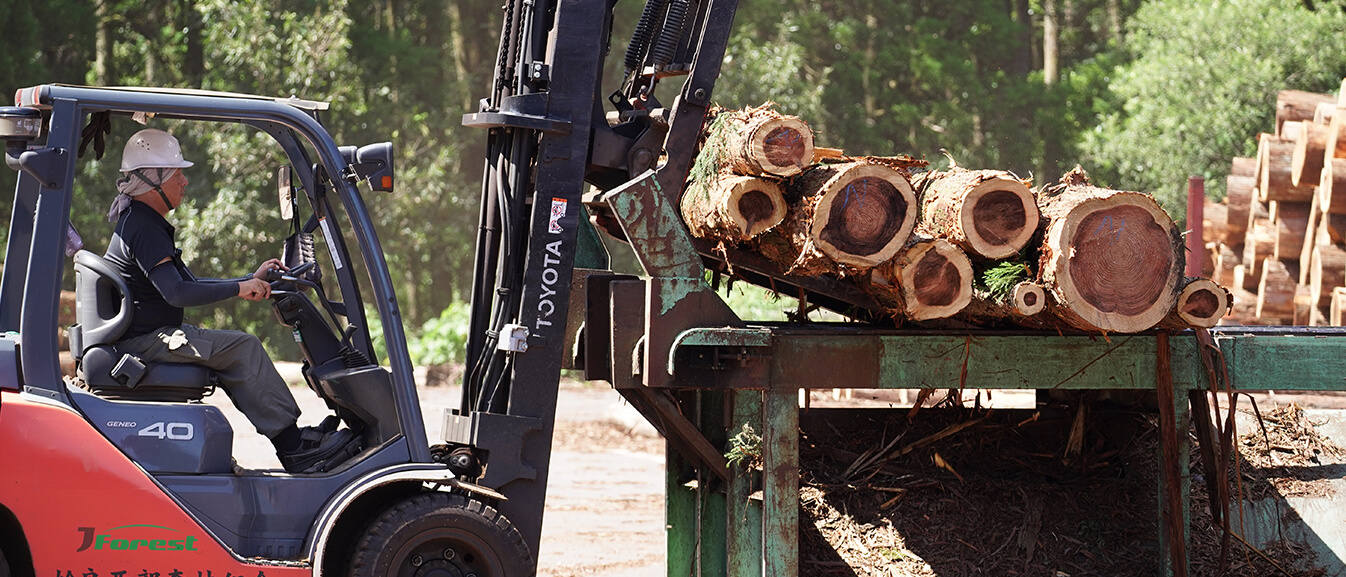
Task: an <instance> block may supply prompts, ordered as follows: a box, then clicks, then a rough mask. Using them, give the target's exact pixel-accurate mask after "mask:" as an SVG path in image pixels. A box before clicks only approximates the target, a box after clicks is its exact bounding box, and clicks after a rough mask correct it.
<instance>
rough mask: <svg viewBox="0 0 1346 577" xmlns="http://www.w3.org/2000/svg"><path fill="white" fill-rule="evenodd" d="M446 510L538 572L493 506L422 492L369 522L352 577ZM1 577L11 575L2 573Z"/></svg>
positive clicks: (367, 574)
mask: <svg viewBox="0 0 1346 577" xmlns="http://www.w3.org/2000/svg"><path fill="white" fill-rule="evenodd" d="M447 511H459V512H460V513H461V514H466V515H468V516H469V517H475V518H477V520H478V521H480V522H482V523H484V524H486V525H487V526H489V527H493V528H495V530H496V531H498V532H499V533H498V534H497V537H499V538H503V540H504V541H506V542H505V543H504V544H503V545H504V547H506V548H507V549H506V550H502V551H497V552H498V553H499V554H500V555H501V556H503V557H506V558H507V559H509V558H512V559H516V560H518V561H519V562H520V563H521V564H522V565H523V567H524V568H525V569H524V573H523V574H522V575H519V576H517V577H527V576H530V575H533V574H535V573H536V571H537V563H536V561H535V559H534V558H533V555H532V552H531V551H529V550H528V545H527V544H525V543H524V541H523V536H522V535H520V534H519V532H518V531H517V530H516V529H515V528H514V525H513V524H512V523H510V522H509V519H506V518H505V516H504V515H501V514H500V512H499V511H497V510H496V509H495V508H494V507H491V506H490V505H487V504H485V503H482V502H481V501H478V500H476V499H472V498H469V497H467V496H465V495H461V494H458V493H422V494H419V495H416V496H414V497H411V498H408V499H404V500H402V501H400V502H398V503H397V504H395V505H393V506H392V507H389V508H388V509H387V510H385V511H384V512H383V513H382V514H380V515H379V516H378V517H375V518H374V520H373V521H371V522H370V523H369V525H368V526H367V527H366V529H365V531H364V532H363V534H362V535H361V536H360V539H359V541H358V542H357V544H356V547H355V553H354V554H353V555H352V556H351V565H350V575H351V577H375V576H376V573H375V572H376V571H377V570H378V568H377V567H375V566H374V565H375V563H376V562H377V557H378V554H379V553H381V552H382V551H383V550H384V549H385V548H387V547H388V545H389V543H391V542H392V541H393V540H394V539H395V538H396V536H397V534H398V532H399V531H400V530H402V529H403V528H405V527H407V526H408V525H410V524H412V523H414V522H416V521H417V520H419V519H422V518H424V517H426V516H429V515H433V514H436V513H441V512H447ZM0 577H8V576H6V575H3V574H0ZM378 577H382V576H378ZM489 577H516V576H515V575H502V576H495V575H492V576H489Z"/></svg>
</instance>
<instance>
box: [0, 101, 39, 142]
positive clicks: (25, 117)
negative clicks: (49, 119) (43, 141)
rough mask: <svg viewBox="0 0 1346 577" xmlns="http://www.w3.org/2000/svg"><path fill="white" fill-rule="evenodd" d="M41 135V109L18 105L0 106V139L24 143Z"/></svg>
mask: <svg viewBox="0 0 1346 577" xmlns="http://www.w3.org/2000/svg"><path fill="white" fill-rule="evenodd" d="M41 135H42V111H40V110H38V109H36V108H22V107H18V106H4V107H0V140H3V141H5V143H6V144H9V143H13V142H20V143H26V142H28V141H30V140H33V139H35V138H37V137H38V136H41Z"/></svg>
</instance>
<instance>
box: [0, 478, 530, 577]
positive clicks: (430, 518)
mask: <svg viewBox="0 0 1346 577" xmlns="http://www.w3.org/2000/svg"><path fill="white" fill-rule="evenodd" d="M535 565H536V564H535V562H534V560H533V555H532V554H531V553H530V552H529V551H528V546H527V545H526V544H524V542H523V536H522V535H520V534H519V531H518V530H517V529H515V528H514V525H512V524H510V522H509V520H508V519H506V518H505V516H504V515H501V514H500V512H499V511H496V510H495V508H493V507H490V506H487V505H486V504H484V503H482V502H480V501H477V500H475V499H470V498H468V497H465V496H463V495H459V494H455V493H425V494H421V495H417V496H415V497H411V498H409V499H406V500H404V501H402V502H400V503H397V504H396V505H393V506H392V507H390V508H388V510H386V511H384V512H383V513H382V514H380V515H379V516H378V517H376V518H375V519H374V521H373V522H371V523H370V524H369V526H368V527H367V528H365V531H364V534H363V535H362V536H361V537H360V541H359V544H358V545H357V546H356V548H355V555H354V556H353V557H352V559H351V572H350V574H351V577H385V576H386V577H394V576H396V577H414V576H417V577H418V576H423V575H424V576H428V575H444V576H455V577H458V576H461V577H466V576H468V575H475V576H476V577H523V576H528V575H532V574H533V573H534V571H535V569H536V567H535ZM0 577H4V576H2V575H0Z"/></svg>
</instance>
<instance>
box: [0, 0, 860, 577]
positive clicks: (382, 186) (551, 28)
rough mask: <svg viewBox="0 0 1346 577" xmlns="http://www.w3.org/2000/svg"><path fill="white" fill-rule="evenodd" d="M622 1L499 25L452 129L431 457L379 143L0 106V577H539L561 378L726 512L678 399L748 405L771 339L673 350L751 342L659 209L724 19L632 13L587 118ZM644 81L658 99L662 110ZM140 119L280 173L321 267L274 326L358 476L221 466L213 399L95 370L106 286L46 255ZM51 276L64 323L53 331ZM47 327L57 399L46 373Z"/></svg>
mask: <svg viewBox="0 0 1346 577" xmlns="http://www.w3.org/2000/svg"><path fill="white" fill-rule="evenodd" d="M615 4H616V2H615V0H574V1H567V2H560V1H558V0H507V1H506V3H505V10H504V21H503V25H502V27H501V37H500V46H499V51H498V55H497V56H498V57H497V59H496V62H497V66H496V70H495V74H494V78H493V80H492V84H491V86H490V89H489V94H487V95H486V97H484V98H483V99H482V100H481V103H480V107H479V109H478V110H477V111H475V112H471V113H469V114H466V115H464V117H463V119H462V122H463V123H464V124H465V125H468V126H473V127H479V128H482V129H484V130H486V131H487V133H486V134H487V156H486V159H485V166H486V170H485V174H484V177H483V184H482V192H481V202H480V226H479V229H478V236H477V242H476V262H475V272H474V285H473V291H472V318H471V324H470V327H469V329H470V331H469V340H468V343H467V357H466V358H467V371H466V375H465V377H464V383H463V397H462V402H461V405H460V406H458V407H456V408H453V409H450V410H448V411H446V414H445V416H444V434H443V439H442V440H441V441H442V442H438V443H436V444H434V445H432V444H431V442H430V441H429V440H428V439H427V436H426V433H425V427H424V423H423V422H422V417H421V412H420V406H419V403H418V399H417V395H416V388H415V382H414V379H413V374H412V366H411V361H410V359H409V356H408V351H407V345H406V340H405V336H404V333H403V329H402V318H401V315H400V313H399V309H398V301H397V295H396V291H395V289H394V286H395V285H394V283H393V281H392V279H391V276H390V274H389V271H388V267H387V263H386V261H385V258H384V253H383V250H382V248H381V247H380V244H379V240H378V236H377V234H376V232H375V226H374V224H373V222H372V221H371V219H370V216H369V212H368V209H367V207H366V201H365V195H367V194H384V193H390V192H391V189H392V188H393V180H394V169H393V155H392V152H391V150H392V147H391V145H390V144H389V143H379V144H372V145H366V146H358V147H357V146H343V145H341V144H339V143H337V142H335V141H334V140H333V138H332V136H331V135H330V134H329V133H328V132H327V130H326V129H325V128H324V127H323V125H322V123H321V122H320V118H321V113H322V111H323V110H324V109H325V108H326V105H325V104H323V103H319V102H311V101H303V100H298V99H295V98H269V97H260V96H249V95H240V94H225V93H214V92H203V91H195V90H174V89H150V88H91V87H76V86H64V85H54V84H49V85H41V86H35V87H30V88H25V89H22V90H19V91H18V92H17V94H16V98H15V106H14V107H6V108H0V139H2V140H4V142H5V161H6V164H7V166H8V167H9V168H10V169H13V170H15V171H17V173H18V180H17V185H16V188H15V191H14V197H13V212H12V215H11V217H10V226H9V238H8V242H7V243H6V246H5V257H4V269H3V277H0V463H3V466H0V577H37V576H42V577H51V576H52V575H53V573H54V574H55V576H56V577H108V576H111V577H124V576H125V575H127V574H129V575H138V576H140V577H183V576H184V575H186V576H194V577H214V576H223V577H229V576H238V575H242V576H244V577H253V576H254V575H256V576H257V577H264V576H269V577H278V576H284V575H293V576H299V575H322V574H325V575H346V574H349V575H360V576H363V575H399V576H425V577H428V576H432V575H434V576H445V577H514V576H521V575H531V574H533V573H535V571H536V554H537V553H536V552H537V551H538V543H539V540H540V536H541V529H542V517H543V515H542V511H543V507H544V501H545V493H546V484H547V478H548V468H549V465H550V463H549V459H550V450H551V449H550V446H551V436H552V429H553V424H554V420H555V410H556V397H557V386H558V383H559V379H560V376H561V373H562V371H563V370H564V369H577V370H583V371H584V376H585V378H588V379H593V380H605V381H609V382H611V383H613V384H614V386H616V387H617V388H618V389H619V391H620V392H621V393H622V394H623V395H624V396H625V397H626V398H627V399H628V400H629V401H630V402H631V403H632V404H633V405H634V406H635V407H636V408H637V409H639V410H640V411H641V412H642V413H643V414H645V415H646V417H647V418H649V419H650V420H651V422H652V423H654V425H655V426H656V428H658V429H659V430H660V432H661V433H663V434H664V436H665V437H666V438H667V439H668V441H669V446H670V448H671V449H672V450H671V453H672V454H676V455H680V457H678V459H679V460H678V461H677V463H679V464H678V465H677V466H676V467H674V469H676V470H671V471H670V478H673V477H676V478H678V480H679V482H680V483H685V482H690V481H691V480H693V479H699V480H700V481H699V482H700V486H703V487H715V486H720V487H723V485H722V484H721V483H722V482H724V481H725V480H727V479H728V476H729V473H728V468H727V467H726V464H725V459H724V457H723V452H724V443H725V439H723V438H717V437H715V436H714V435H712V437H711V438H707V437H706V436H704V435H702V434H701V433H700V432H698V429H697V425H695V424H693V422H692V420H689V418H688V417H687V416H685V415H687V414H693V413H695V411H696V409H694V408H693V407H696V406H702V405H698V404H697V403H699V401H698V399H700V398H701V397H700V396H699V395H703V394H704V395H707V396H706V397H705V400H706V403H705V404H704V411H705V412H706V414H711V413H716V412H717V409H714V408H713V407H714V406H716V405H714V404H713V402H714V399H715V398H718V397H715V395H717V394H718V393H715V392H705V393H702V392H698V391H694V390H691V389H694V388H698V387H699V388H706V387H720V386H723V385H725V384H726V383H728V382H730V381H731V380H742V379H748V381H751V382H747V381H745V382H747V384H748V386H751V387H754V388H758V389H760V388H763V387H764V386H765V385H763V384H762V383H764V382H765V381H763V379H764V378H765V374H764V373H762V372H761V370H762V369H761V367H762V365H761V363H760V362H758V361H759V360H760V359H757V357H755V356H754V355H752V354H749V353H748V352H745V351H749V349H751V348H752V347H758V348H760V347H761V346H764V345H766V344H769V343H766V342H756V341H753V342H745V343H725V344H726V345H727V347H728V348H724V347H720V346H719V344H717V343H713V342H710V341H706V342H702V341H704V339H701V340H698V337H697V336H696V335H691V336H690V337H689V336H687V335H686V334H684V332H685V331H688V330H689V329H695V328H696V327H699V326H708V327H720V328H733V327H742V326H743V323H742V322H741V321H740V320H739V319H738V317H737V316H735V315H734V313H733V312H732V311H731V310H730V309H729V308H728V307H727V306H726V305H725V304H724V302H723V301H722V300H721V299H720V298H719V297H718V296H717V295H716V294H715V292H714V291H713V290H712V289H711V287H710V285H709V284H708V283H707V281H706V269H705V268H704V267H703V263H714V262H717V259H718V260H720V261H722V260H724V259H725V258H726V255H725V254H724V251H723V249H719V250H717V247H715V246H710V245H701V244H694V243H693V242H692V241H691V239H690V237H688V236H687V235H686V231H685V229H683V228H682V225H681V224H680V223H679V222H677V221H676V219H669V218H667V211H668V207H669V206H676V204H677V198H678V196H679V195H680V191H681V189H682V183H683V182H684V181H685V180H686V177H687V173H688V170H689V169H690V166H691V163H692V160H693V156H694V154H695V151H696V145H697V139H698V136H699V134H700V132H701V128H702V122H703V119H704V117H705V113H706V111H707V109H708V107H709V106H710V103H711V97H712V94H711V93H712V89H713V88H714V84H715V79H716V78H717V76H718V74H719V68H720V64H721V60H722V58H723V56H724V50H725V46H726V44H727V41H728V37H729V32H730V29H731V26H732V22H733V19H734V12H735V10H736V7H737V2H736V1H735V0H701V1H698V2H692V1H691V0H648V1H647V3H646V6H645V10H644V13H643V14H642V15H641V18H640V20H639V22H637V23H634V32H633V34H632V37H631V41H630V44H629V46H630V47H629V49H628V50H627V52H626V54H625V56H624V58H623V60H622V68H623V69H624V71H625V74H624V77H623V80H622V81H621V83H620V86H619V87H616V88H615V89H613V90H612V91H611V92H608V91H607V90H604V89H603V88H602V84H603V83H602V74H603V73H602V71H603V70H604V60H605V59H606V56H607V52H608V48H609V45H610V40H611V35H612V28H613V8H614V6H615ZM661 82H662V83H664V84H665V86H667V85H669V84H671V85H673V86H672V88H673V90H672V91H671V92H668V93H665V94H663V95H662V96H661V95H660V94H659V92H658V88H659V86H660V84H661ZM661 98H663V99H665V100H667V101H668V103H667V104H664V103H663V102H661ZM146 118H149V119H151V122H153V123H160V122H205V123H227V124H234V125H242V126H245V127H248V129H250V130H252V131H255V132H256V133H259V134H264V135H266V136H267V137H268V139H269V143H270V145H273V146H275V147H276V149H277V150H279V151H280V155H281V157H282V158H284V162H283V163H278V164H279V166H277V174H278V176H279V178H278V183H279V186H278V189H279V190H278V191H276V198H278V206H277V210H278V211H279V212H280V214H282V215H283V218H284V219H286V220H288V221H289V222H288V224H286V225H285V226H286V228H285V229H284V230H285V231H290V230H293V231H296V232H295V233H294V236H293V239H292V241H291V242H290V243H289V244H292V245H295V246H311V247H314V249H315V250H311V251H303V250H300V251H295V252H294V253H293V254H291V255H289V256H288V257H287V259H286V260H287V264H288V265H289V267H290V269H289V270H288V271H287V272H286V273H284V275H283V276H279V277H278V278H275V279H274V282H273V290H272V293H271V294H272V302H271V306H272V308H273V310H274V313H275V317H276V322H278V323H281V324H282V325H284V326H285V327H287V328H288V329H290V330H291V331H293V333H294V335H295V338H296V341H297V342H298V343H299V344H300V349H301V351H302V354H303V375H304V380H305V381H306V382H307V384H308V386H309V388H311V389H312V390H313V391H314V392H315V393H316V394H317V395H319V396H320V397H321V398H322V399H323V400H324V401H326V403H327V405H328V406H329V407H330V408H331V409H332V411H333V412H334V413H335V415H336V416H337V417H338V418H339V419H340V421H341V424H342V425H344V426H346V427H349V428H350V429H351V430H353V431H358V432H359V434H360V436H361V440H362V449H361V450H360V452H359V453H358V454H356V455H355V456H354V457H352V458H350V459H349V460H347V461H345V462H343V463H342V464H341V465H339V466H337V467H335V468H334V469H332V470H330V471H326V472H323V473H315V474H288V473H285V472H284V471H281V470H245V469H240V468H237V467H235V466H234V464H233V462H232V460H231V447H232V435H233V431H232V430H231V428H230V426H229V424H228V423H227V421H226V420H225V419H224V418H223V416H222V415H221V413H220V411H218V410H217V409H215V408H214V407H212V406H210V405H207V404H203V403H201V402H200V399H201V398H202V397H203V396H204V395H206V394H208V393H210V392H211V391H212V390H213V388H214V385H213V384H212V378H213V376H212V375H211V374H210V372H209V371H208V370H205V369H203V368H201V367H197V366H191V365H174V364H156V363H144V362H142V361H140V360H139V359H137V358H135V357H134V356H133V355H125V354H122V353H120V352H119V351H117V350H116V347H115V343H116V341H117V338H118V337H119V336H120V334H121V332H122V331H124V330H125V328H126V326H127V325H128V324H129V321H130V320H129V318H128V311H129V310H130V307H129V306H128V305H129V300H128V299H129V296H128V294H127V290H126V287H125V286H124V285H122V284H120V283H119V280H118V279H117V278H116V275H113V274H109V270H108V267H107V266H106V264H105V263H104V262H103V261H102V258H101V257H100V256H99V255H97V254H94V253H92V252H88V251H85V252H73V254H72V255H67V253H66V250H67V240H68V235H67V232H68V230H69V229H70V224H69V223H70V211H71V209H72V208H71V207H72V206H75V205H76V204H75V203H73V200H74V197H75V194H76V190H77V187H75V186H74V181H75V176H76V174H77V171H78V170H77V167H78V163H79V158H80V154H78V152H79V151H80V150H81V149H82V148H83V147H84V146H86V145H88V144H89V142H88V141H90V140H94V141H96V140H98V139H100V138H102V134H103V133H106V132H107V130H108V127H109V126H111V125H112V124H113V123H123V124H124V125H125V127H126V128H130V125H129V124H127V123H130V122H132V121H133V120H138V121H143V120H145V119H146ZM265 194H268V195H269V194H272V193H270V192H267V193H265ZM601 232H606V233H607V234H609V235H611V236H613V237H615V238H617V239H619V240H629V241H631V242H632V244H633V246H636V248H637V250H636V255H637V257H638V258H639V260H640V264H641V265H642V267H643V268H644V272H645V276H643V277H637V276H633V275H622V274H614V273H612V271H611V270H610V264H609V255H608V253H607V251H606V249H605V248H604V244H603V241H602V238H601V237H600V234H601ZM284 234H285V233H281V234H280V235H278V236H284ZM276 248H277V250H278V251H279V250H280V249H281V247H279V246H278V247H276ZM315 253H320V254H318V255H315ZM67 256H73V259H74V269H75V277H76V278H75V282H74V284H75V292H76V299H77V309H78V310H77V313H76V317H77V321H78V322H77V324H76V325H75V326H73V327H61V326H58V324H59V323H58V315H57V311H58V298H59V293H60V289H61V286H62V280H63V279H62V277H63V274H64V272H63V271H64V266H63V264H62V263H63V262H64V260H65V259H66V258H67ZM736 265H739V268H738V269H737V270H738V272H737V274H738V275H739V277H740V278H745V279H747V280H749V281H750V282H754V283H757V284H761V285H763V286H772V287H775V288H776V289H778V290H781V291H783V292H788V293H789V294H792V295H793V294H798V295H803V296H804V297H805V298H807V299H808V302H810V303H811V304H813V305H817V306H823V307H828V308H832V309H834V310H840V311H852V312H853V311H854V310H862V309H863V308H864V305H865V304H867V303H865V302H863V298H864V297H863V296H862V295H858V294H857V293H856V291H855V290H854V289H847V288H846V287H845V286H844V285H842V284H840V283H834V284H829V282H828V281H827V280H825V279H801V278H797V277H791V276H789V275H787V274H785V272H784V271H781V270H776V269H772V268H771V267H770V266H767V265H766V264H762V265H761V266H758V265H755V264H754V263H753V262H751V260H750V258H749V257H747V256H742V258H738V260H737V261H736ZM871 304H872V303H871ZM857 305H858V306H857ZM857 318H858V317H857ZM861 320H864V319H863V318H861ZM372 327H380V328H381V329H382V335H383V339H384V343H385V346H386V348H385V349H384V350H386V354H380V353H381V351H380V350H376V347H375V346H374V338H373V337H372V335H371V328H372ZM61 331H68V334H69V339H70V343H71V350H72V352H73V354H74V356H75V357H76V359H77V362H78V371H77V372H78V375H77V376H75V377H73V378H67V377H64V376H63V375H62V371H61V364H60V359H59V356H58V339H59V335H60V332H61ZM721 350H723V351H728V352H726V353H725V354H726V355H728V356H725V355H722V354H720V352H717V351H721ZM735 355H736V356H735ZM745 355H746V356H745ZM754 359H757V360H754ZM678 387H681V388H682V390H675V388H678ZM697 419H698V420H699V419H700V417H697Z"/></svg>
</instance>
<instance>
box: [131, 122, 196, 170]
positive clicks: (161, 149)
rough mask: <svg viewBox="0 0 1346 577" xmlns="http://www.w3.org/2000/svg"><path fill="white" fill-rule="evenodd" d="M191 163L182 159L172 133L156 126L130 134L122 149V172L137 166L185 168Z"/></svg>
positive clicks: (180, 151)
mask: <svg viewBox="0 0 1346 577" xmlns="http://www.w3.org/2000/svg"><path fill="white" fill-rule="evenodd" d="M191 165H192V163H190V162H188V161H186V160H183V159H182V148H180V147H179V146H178V139H176V138H173V135H172V134H169V133H167V132H164V131H162V130H159V129H157V128H146V129H145V130H142V131H140V132H137V133H135V135H133V136H131V139H130V140H128V141H126V148H123V149H122V169H121V171H122V172H130V171H132V170H135V169H137V168H187V167H188V166H191Z"/></svg>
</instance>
